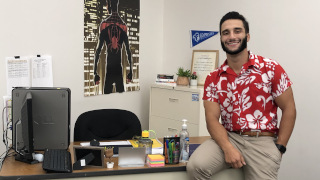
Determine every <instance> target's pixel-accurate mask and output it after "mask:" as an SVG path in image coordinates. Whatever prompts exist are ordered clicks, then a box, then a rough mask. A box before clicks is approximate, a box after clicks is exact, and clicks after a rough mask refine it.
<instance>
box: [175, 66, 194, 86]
mask: <svg viewBox="0 0 320 180" xmlns="http://www.w3.org/2000/svg"><path fill="white" fill-rule="evenodd" d="M177 75H178V78H177V85H182V86H188V85H189V77H190V76H191V72H190V70H189V69H186V70H184V69H183V67H179V69H178V72H177Z"/></svg>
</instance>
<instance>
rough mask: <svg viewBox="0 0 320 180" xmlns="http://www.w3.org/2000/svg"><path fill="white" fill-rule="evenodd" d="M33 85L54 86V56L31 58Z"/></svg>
mask: <svg viewBox="0 0 320 180" xmlns="http://www.w3.org/2000/svg"><path fill="white" fill-rule="evenodd" d="M31 63H32V64H31V67H32V70H31V83H32V84H31V85H32V87H52V86H53V77H52V57H51V56H41V57H32V58H31Z"/></svg>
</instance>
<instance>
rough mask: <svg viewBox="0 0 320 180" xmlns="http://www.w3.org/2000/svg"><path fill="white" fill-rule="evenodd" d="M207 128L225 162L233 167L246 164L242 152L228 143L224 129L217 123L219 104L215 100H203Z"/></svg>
mask: <svg viewBox="0 0 320 180" xmlns="http://www.w3.org/2000/svg"><path fill="white" fill-rule="evenodd" d="M204 109H205V113H206V122H207V129H208V131H209V133H210V135H211V137H212V139H214V140H215V141H216V142H217V144H218V145H219V146H220V147H221V149H222V150H223V152H224V156H225V161H226V163H228V164H230V165H231V166H232V167H233V168H241V167H242V166H243V165H246V163H245V161H244V158H243V156H242V154H241V153H240V152H239V151H238V150H237V149H236V148H235V147H234V146H233V145H232V144H231V143H230V141H229V138H228V134H227V131H226V129H225V128H224V127H223V126H222V125H221V124H220V123H219V117H220V106H219V104H218V103H216V102H211V101H204Z"/></svg>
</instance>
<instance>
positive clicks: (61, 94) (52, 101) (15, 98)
mask: <svg viewBox="0 0 320 180" xmlns="http://www.w3.org/2000/svg"><path fill="white" fill-rule="evenodd" d="M28 92H30V93H31V94H32V121H33V123H32V124H33V138H34V150H44V149H46V148H48V149H67V148H68V147H69V144H70V99H71V92H70V89H68V88H47V87H45V88H24V87H19V88H14V89H13V90H12V126H13V130H12V145H13V148H14V149H15V147H16V146H17V144H16V143H17V142H18V140H19V139H18V140H17V138H20V137H21V135H20V134H19V133H20V132H19V131H18V128H17V126H16V124H17V122H18V121H19V119H20V118H21V108H22V104H23V101H24V99H25V97H26V94H27V93H28Z"/></svg>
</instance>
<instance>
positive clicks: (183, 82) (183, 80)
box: [177, 76, 189, 86]
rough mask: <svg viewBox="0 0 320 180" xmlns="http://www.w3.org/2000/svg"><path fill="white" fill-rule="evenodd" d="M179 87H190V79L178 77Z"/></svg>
mask: <svg viewBox="0 0 320 180" xmlns="http://www.w3.org/2000/svg"><path fill="white" fill-rule="evenodd" d="M177 85H180V86H189V78H188V77H184V76H178V78H177Z"/></svg>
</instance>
